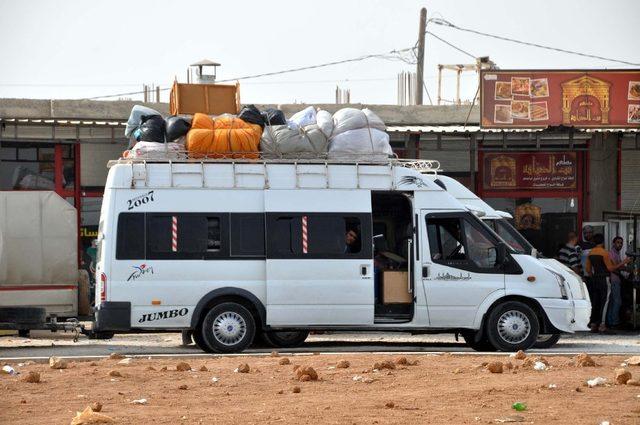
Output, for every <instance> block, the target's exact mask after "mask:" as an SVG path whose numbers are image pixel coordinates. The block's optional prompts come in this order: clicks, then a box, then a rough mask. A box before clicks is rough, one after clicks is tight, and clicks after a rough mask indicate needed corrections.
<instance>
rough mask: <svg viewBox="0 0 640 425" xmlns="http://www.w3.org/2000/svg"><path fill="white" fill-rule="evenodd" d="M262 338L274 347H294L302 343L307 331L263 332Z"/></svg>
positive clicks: (307, 334)
mask: <svg viewBox="0 0 640 425" xmlns="http://www.w3.org/2000/svg"><path fill="white" fill-rule="evenodd" d="M263 335H264V339H265V340H266V341H267V343H269V345H271V346H272V347H276V348H295V347H299V346H301V345H302V344H304V341H305V340H306V339H307V337H308V336H309V332H308V331H291V332H287V331H282V332H264V333H263Z"/></svg>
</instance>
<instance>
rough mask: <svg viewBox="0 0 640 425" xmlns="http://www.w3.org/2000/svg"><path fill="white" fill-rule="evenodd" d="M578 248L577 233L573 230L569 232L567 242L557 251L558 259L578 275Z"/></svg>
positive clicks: (580, 273) (579, 271) (580, 274)
mask: <svg viewBox="0 0 640 425" xmlns="http://www.w3.org/2000/svg"><path fill="white" fill-rule="evenodd" d="M578 249H579V247H578V235H576V233H575V232H569V234H568V235H567V243H566V244H565V245H564V246H563V247H562V248H560V251H558V261H560V262H561V263H562V264H564V265H565V266H567V267H569V268H570V269H571V270H573V271H574V272H576V273H577V274H578V276H582V270H581V268H582V267H581V266H580V252H579V251H578Z"/></svg>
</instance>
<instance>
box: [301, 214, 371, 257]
mask: <svg viewBox="0 0 640 425" xmlns="http://www.w3.org/2000/svg"><path fill="white" fill-rule="evenodd" d="M308 233H309V236H308V239H309V247H308V250H309V253H310V254H320V255H338V256H339V255H341V254H357V253H359V252H360V250H361V249H362V240H361V239H362V235H361V233H362V232H361V230H360V220H358V219H357V218H355V217H340V216H331V215H329V216H311V217H309V230H308ZM349 233H350V236H348V234H349ZM347 239H348V241H347Z"/></svg>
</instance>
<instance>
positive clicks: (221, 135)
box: [186, 113, 262, 158]
mask: <svg viewBox="0 0 640 425" xmlns="http://www.w3.org/2000/svg"><path fill="white" fill-rule="evenodd" d="M261 136H262V128H260V126H259V125H256V124H249V123H247V122H245V121H243V120H241V119H240V118H237V117H234V116H231V115H222V116H220V117H218V118H216V119H212V118H211V117H209V116H208V115H205V114H199V113H198V114H195V115H194V116H193V120H192V122H191V130H189V133H187V143H186V148H187V150H188V151H189V154H190V155H191V156H194V157H197V156H201V155H206V156H208V157H211V158H222V157H225V156H226V157H229V158H258V146H259V145H260V137H261Z"/></svg>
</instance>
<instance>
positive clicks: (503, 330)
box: [486, 301, 540, 351]
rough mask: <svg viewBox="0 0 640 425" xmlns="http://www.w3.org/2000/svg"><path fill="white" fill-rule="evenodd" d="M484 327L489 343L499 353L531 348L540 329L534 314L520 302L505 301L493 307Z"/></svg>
mask: <svg viewBox="0 0 640 425" xmlns="http://www.w3.org/2000/svg"><path fill="white" fill-rule="evenodd" d="M486 327H487V328H486V334H487V338H488V340H489V342H490V343H491V345H493V346H494V347H495V348H496V349H497V350H500V351H518V350H527V349H529V348H531V347H533V345H534V344H535V343H536V340H537V339H538V332H539V329H540V325H539V323H538V317H537V316H536V313H535V312H534V311H533V310H532V309H531V307H529V306H528V305H526V304H524V303H522V302H520V301H507V302H505V303H502V304H498V305H497V306H496V307H494V308H493V310H491V313H490V314H489V318H488V319H487V323H486Z"/></svg>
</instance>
